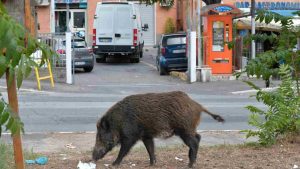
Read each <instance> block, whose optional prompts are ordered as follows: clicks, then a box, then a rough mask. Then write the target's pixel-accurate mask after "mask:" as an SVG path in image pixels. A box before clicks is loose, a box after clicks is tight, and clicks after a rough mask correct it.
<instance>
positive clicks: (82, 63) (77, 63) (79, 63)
mask: <svg viewBox="0 0 300 169" xmlns="http://www.w3.org/2000/svg"><path fill="white" fill-rule="evenodd" d="M75 65H77V66H79V65H85V62H75Z"/></svg>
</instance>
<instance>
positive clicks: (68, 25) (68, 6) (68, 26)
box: [66, 0, 70, 32]
mask: <svg viewBox="0 0 300 169" xmlns="http://www.w3.org/2000/svg"><path fill="white" fill-rule="evenodd" d="M66 5H67V19H66V22H67V32H70V24H69V22H70V19H69V17H70V16H69V13H70V5H69V0H67V4H66Z"/></svg>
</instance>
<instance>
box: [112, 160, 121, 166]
mask: <svg viewBox="0 0 300 169" xmlns="http://www.w3.org/2000/svg"><path fill="white" fill-rule="evenodd" d="M112 165H113V166H118V165H120V162H117V161H115V162H113V163H112Z"/></svg>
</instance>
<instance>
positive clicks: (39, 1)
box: [35, 0, 50, 6]
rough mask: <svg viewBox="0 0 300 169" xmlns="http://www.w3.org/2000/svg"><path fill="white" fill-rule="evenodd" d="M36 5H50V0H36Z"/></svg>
mask: <svg viewBox="0 0 300 169" xmlns="http://www.w3.org/2000/svg"><path fill="white" fill-rule="evenodd" d="M35 2H36V6H49V5H50V0H35Z"/></svg>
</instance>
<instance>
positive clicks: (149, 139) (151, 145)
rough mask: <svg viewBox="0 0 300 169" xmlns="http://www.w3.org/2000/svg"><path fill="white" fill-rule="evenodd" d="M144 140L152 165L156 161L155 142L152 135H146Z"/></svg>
mask: <svg viewBox="0 0 300 169" xmlns="http://www.w3.org/2000/svg"><path fill="white" fill-rule="evenodd" d="M143 142H144V144H145V147H146V149H147V151H148V154H149V157H150V165H153V164H154V163H156V159H155V154H154V142H153V138H152V137H144V138H143Z"/></svg>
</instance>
